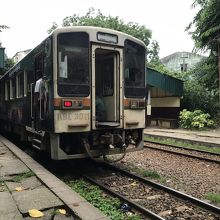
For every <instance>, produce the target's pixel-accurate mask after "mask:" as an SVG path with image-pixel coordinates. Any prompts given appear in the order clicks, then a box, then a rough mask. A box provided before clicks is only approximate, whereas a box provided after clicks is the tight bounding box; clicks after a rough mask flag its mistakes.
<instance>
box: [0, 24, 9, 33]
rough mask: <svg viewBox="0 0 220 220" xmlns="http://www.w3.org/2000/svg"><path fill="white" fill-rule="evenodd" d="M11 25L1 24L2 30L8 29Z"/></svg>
mask: <svg viewBox="0 0 220 220" xmlns="http://www.w3.org/2000/svg"><path fill="white" fill-rule="evenodd" d="M8 28H9V27H8V26H6V25H0V32H2V30H4V29H8Z"/></svg>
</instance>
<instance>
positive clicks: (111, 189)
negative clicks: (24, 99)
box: [83, 164, 220, 220]
mask: <svg viewBox="0 0 220 220" xmlns="http://www.w3.org/2000/svg"><path fill="white" fill-rule="evenodd" d="M83 177H84V178H85V179H87V180H89V181H90V182H92V183H93V184H95V185H98V186H99V187H101V188H102V189H103V190H105V191H107V192H108V193H110V194H111V195H113V196H116V197H118V198H120V199H121V200H122V201H125V202H126V203H127V204H129V205H130V206H131V207H134V208H135V209H136V210H138V211H139V212H141V213H142V214H143V215H144V216H146V217H148V218H150V219H156V220H162V219H200V220H203V219H204V220H208V219H212V220H214V219H220V215H219V213H220V208H219V207H216V206H214V205H212V204H209V203H206V202H203V201H202V200H199V199H197V198H194V197H192V196H189V195H187V194H184V193H182V192H179V191H176V190H174V189H171V188H169V187H166V186H163V185H161V184H158V183H155V182H152V181H149V180H147V179H146V178H143V177H140V176H138V175H136V174H133V173H130V172H128V171H125V170H122V169H120V168H118V167H116V166H113V165H109V164H101V167H100V168H98V169H96V171H95V172H94V173H91V172H90V173H89V174H84V175H83Z"/></svg>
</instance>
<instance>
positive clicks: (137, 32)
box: [48, 8, 159, 60]
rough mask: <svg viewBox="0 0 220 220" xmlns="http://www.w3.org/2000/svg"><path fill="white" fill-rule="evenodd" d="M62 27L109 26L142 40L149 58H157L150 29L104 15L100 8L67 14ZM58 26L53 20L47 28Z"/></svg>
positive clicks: (156, 44) (157, 51) (155, 43)
mask: <svg viewBox="0 0 220 220" xmlns="http://www.w3.org/2000/svg"><path fill="white" fill-rule="evenodd" d="M62 26H63V27H66V26H97V27H103V28H110V29H113V30H117V31H121V32H124V33H127V34H129V35H132V36H134V37H136V38H138V39H140V40H142V41H143V42H144V43H145V44H146V46H148V54H149V56H150V59H149V60H151V59H159V57H158V53H159V45H158V42H157V41H152V43H151V45H150V41H151V37H152V33H151V30H149V29H147V28H146V27H145V26H144V25H139V24H138V23H135V22H128V23H125V22H124V21H123V20H122V19H120V18H119V17H118V16H116V17H113V16H111V15H108V16H105V15H103V14H102V12H101V11H100V10H98V11H96V10H95V9H94V8H90V9H89V10H88V12H87V13H86V14H85V15H83V16H79V15H77V14H73V15H72V16H67V17H65V18H64V19H63V23H62ZM57 27H58V24H57V23H56V22H53V25H52V27H51V28H50V29H49V30H48V33H51V32H52V31H53V30H54V29H56V28H57Z"/></svg>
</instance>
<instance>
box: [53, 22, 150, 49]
mask: <svg viewBox="0 0 220 220" xmlns="http://www.w3.org/2000/svg"><path fill="white" fill-rule="evenodd" d="M79 31H82V32H87V33H89V34H90V37H91V38H90V41H94V42H96V41H97V33H98V32H102V33H107V34H115V35H118V36H120V39H121V41H119V42H118V44H117V45H120V46H124V39H130V40H132V41H135V42H136V43H138V44H140V45H142V46H144V47H145V48H146V45H145V44H144V42H143V41H141V40H139V39H137V38H135V37H133V36H131V35H129V34H126V33H124V32H121V31H116V30H113V29H109V28H102V27H95V26H68V27H61V28H57V29H55V30H54V31H53V32H52V34H53V35H58V34H59V33H65V32H79Z"/></svg>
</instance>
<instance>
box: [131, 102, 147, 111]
mask: <svg viewBox="0 0 220 220" xmlns="http://www.w3.org/2000/svg"><path fill="white" fill-rule="evenodd" d="M130 108H131V109H144V108H145V101H143V100H131V101H130Z"/></svg>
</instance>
